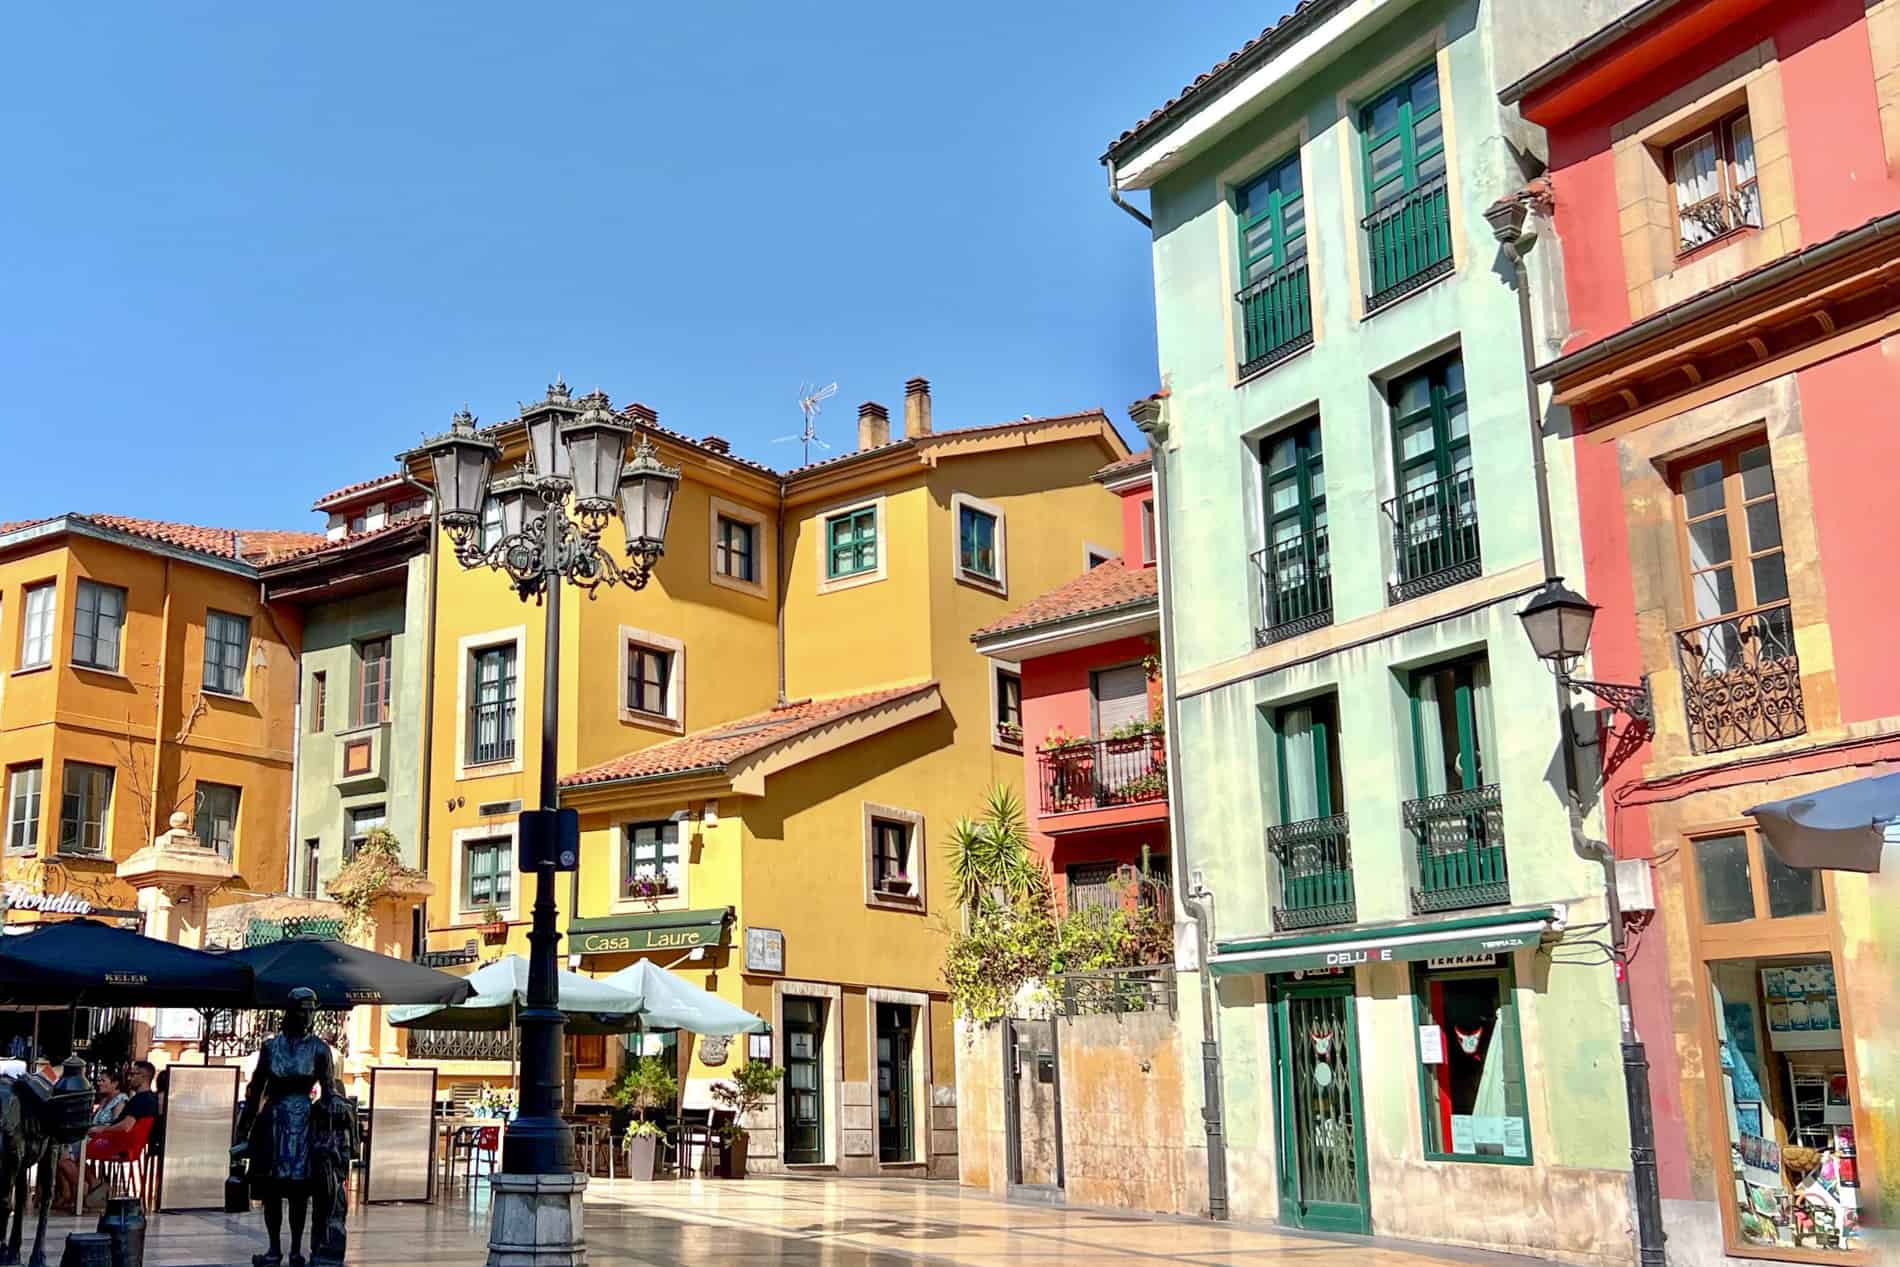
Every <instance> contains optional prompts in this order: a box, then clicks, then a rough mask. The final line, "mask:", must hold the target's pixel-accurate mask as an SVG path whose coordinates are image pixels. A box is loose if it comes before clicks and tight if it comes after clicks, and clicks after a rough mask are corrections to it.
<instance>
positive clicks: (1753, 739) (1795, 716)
mask: <svg viewBox="0 0 1900 1267" xmlns="http://www.w3.org/2000/svg"><path fill="white" fill-rule="evenodd" d="M1676 664H1677V666H1678V667H1679V668H1680V669H1681V671H1682V707H1683V712H1684V714H1685V715H1686V716H1687V718H1688V723H1689V746H1690V748H1691V749H1692V750H1693V751H1695V752H1698V753H1708V752H1726V751H1728V750H1729V749H1731V748H1745V747H1747V746H1749V745H1750V744H1758V743H1770V742H1772V741H1774V740H1776V739H1792V738H1793V737H1795V736H1796V735H1800V734H1803V733H1805V732H1806V731H1807V728H1808V723H1807V714H1806V710H1805V706H1804V704H1803V701H1802V698H1801V661H1800V659H1799V658H1798V657H1797V656H1796V655H1795V648H1794V613H1793V609H1792V608H1791V607H1790V606H1789V604H1787V603H1785V602H1782V603H1774V604H1771V605H1770V606H1767V607H1757V608H1755V609H1753V610H1751V611H1745V612H1737V613H1735V614H1734V615H1732V616H1723V617H1720V618H1718V619H1715V620H1705V621H1703V622H1702V623H1701V624H1697V625H1690V626H1689V627H1688V628H1686V629H1679V630H1677V631H1676Z"/></svg>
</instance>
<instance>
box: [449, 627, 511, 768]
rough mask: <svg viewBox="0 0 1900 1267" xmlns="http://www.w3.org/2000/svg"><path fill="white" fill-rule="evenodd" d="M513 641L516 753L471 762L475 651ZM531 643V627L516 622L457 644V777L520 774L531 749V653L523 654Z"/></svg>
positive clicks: (475, 634) (465, 637)
mask: <svg viewBox="0 0 1900 1267" xmlns="http://www.w3.org/2000/svg"><path fill="white" fill-rule="evenodd" d="M510 643H513V644H514V648H515V755H514V758H513V760H510V761H487V762H483V763H482V764H480V765H472V764H470V762H469V759H468V757H469V752H468V701H469V693H470V691H472V690H473V689H474V685H475V684H474V681H473V680H472V678H473V668H474V664H475V653H476V652H477V651H487V650H488V649H489V648H491V647H502V646H507V645H508V644H510ZM527 644H528V627H527V626H526V625H515V626H513V627H512V628H509V629H490V630H488V631H487V632H485V633H473V634H468V635H466V636H464V637H463V638H461V639H459V640H458V641H457V642H456V644H455V651H456V657H455V722H456V724H455V777H456V779H457V780H462V779H486V778H490V777H492V776H494V775H497V774H520V773H521V771H522V769H523V766H522V761H523V758H524V755H525V753H526V752H527V748H528V744H527V731H528V727H527V724H526V722H527V716H526V715H527V701H528V692H527V690H526V689H525V687H526V679H527V668H526V666H527V662H528V661H527V657H526V656H525V655H524V654H523V653H524V652H525V651H526V649H527Z"/></svg>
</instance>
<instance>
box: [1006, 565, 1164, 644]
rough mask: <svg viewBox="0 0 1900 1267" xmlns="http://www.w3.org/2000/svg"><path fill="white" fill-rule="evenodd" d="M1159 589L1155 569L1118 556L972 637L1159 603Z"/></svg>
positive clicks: (1025, 605)
mask: <svg viewBox="0 0 1900 1267" xmlns="http://www.w3.org/2000/svg"><path fill="white" fill-rule="evenodd" d="M1159 592H1160V591H1159V588H1158V586H1157V583H1156V577H1155V569H1153V568H1151V567H1145V568H1130V567H1125V566H1123V564H1122V562H1121V560H1119V559H1116V560H1113V561H1111V562H1108V563H1103V564H1101V565H1100V566H1098V567H1092V568H1090V569H1089V570H1088V571H1086V572H1084V573H1082V575H1080V576H1078V577H1076V578H1075V579H1074V580H1073V581H1070V582H1069V583H1068V584H1066V585H1058V586H1057V587H1056V588H1054V589H1052V590H1050V591H1049V592H1048V593H1046V594H1044V595H1042V596H1041V597H1039V598H1033V599H1031V600H1030V601H1028V602H1027V603H1024V604H1023V605H1022V606H1021V607H1018V608H1017V609H1016V610H1015V611H1013V612H1011V613H1010V614H1009V615H1007V616H1005V617H1003V618H1002V619H1001V620H997V621H993V622H991V623H990V624H988V625H985V626H984V627H983V628H981V629H979V630H977V631H976V632H975V633H973V634H971V635H970V638H971V640H972V641H975V640H976V639H979V638H992V637H995V636H996V635H997V634H1005V633H1020V632H1022V631H1023V630H1025V629H1033V628H1035V627H1036V626H1038V625H1047V624H1053V623H1054V622H1056V621H1058V620H1068V619H1070V618H1072V617H1075V616H1089V615H1094V614H1096V613H1098V612H1111V611H1116V610H1118V609H1120V608H1124V607H1141V606H1144V605H1146V604H1149V603H1153V602H1156V601H1157V597H1158V594H1159Z"/></svg>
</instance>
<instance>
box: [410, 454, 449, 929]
mask: <svg viewBox="0 0 1900 1267" xmlns="http://www.w3.org/2000/svg"><path fill="white" fill-rule="evenodd" d="M402 482H403V483H404V484H406V485H408V486H409V487H410V488H413V489H416V490H417V491H418V492H420V493H422V494H423V495H424V496H426V497H427V498H428V499H429V545H428V553H429V563H428V577H427V579H426V582H425V583H426V584H427V585H428V587H429V598H428V602H427V604H426V610H425V611H424V614H423V621H422V624H423V630H422V647H423V650H422V654H423V656H424V657H425V659H424V661H423V670H422V771H421V774H422V779H421V786H420V787H419V788H418V789H417V792H416V794H417V797H418V802H419V803H418V804H417V806H416V837H417V839H416V868H417V870H419V871H421V872H422V873H423V874H424V875H427V874H428V873H429V809H430V800H431V780H432V779H433V777H434V774H435V766H434V763H433V762H432V761H431V760H430V754H432V753H433V752H434V751H435V747H434V744H435V633H436V630H435V625H436V604H437V602H438V601H439V600H438V598H437V594H436V585H437V579H436V566H437V555H438V554H439V553H440V549H441V544H442V506H441V502H440V501H439V500H438V499H437V498H436V495H435V489H433V488H431V487H430V486H429V485H427V484H424V483H422V482H420V481H419V480H416V479H414V478H412V477H411V476H410V474H409V473H408V472H407V471H404V472H403V473H402ZM408 602H409V587H408V582H407V580H406V579H405V581H404V583H403V607H404V610H405V612H406V611H407V609H408ZM415 935H416V944H415V945H414V946H412V947H410V950H409V957H410V958H411V959H414V958H417V957H419V956H420V955H421V954H422V952H423V951H424V950H426V949H427V948H428V947H427V945H426V943H427V941H428V939H429V905H428V901H427V899H424V901H423V905H422V926H421V927H420V928H418V929H416V930H415Z"/></svg>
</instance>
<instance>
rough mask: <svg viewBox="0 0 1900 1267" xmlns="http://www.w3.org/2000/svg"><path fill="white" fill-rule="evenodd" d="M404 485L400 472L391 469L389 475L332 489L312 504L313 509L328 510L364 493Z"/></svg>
mask: <svg viewBox="0 0 1900 1267" xmlns="http://www.w3.org/2000/svg"><path fill="white" fill-rule="evenodd" d="M401 487H403V482H402V475H401V473H400V472H396V471H391V472H390V473H388V474H387V475H378V476H377V477H376V478H375V479H368V480H358V481H356V483H354V484H345V485H344V486H343V487H342V488H335V489H331V490H330V491H329V492H327V493H325V494H324V495H323V496H321V497H319V498H317V500H316V501H314V502H312V503H311V504H310V509H312V510H328V509H329V508H330V507H332V506H334V505H337V504H338V503H339V502H346V501H349V500H351V499H352V498H355V497H360V496H362V495H363V494H364V493H371V492H377V491H379V490H381V489H383V488H401Z"/></svg>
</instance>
